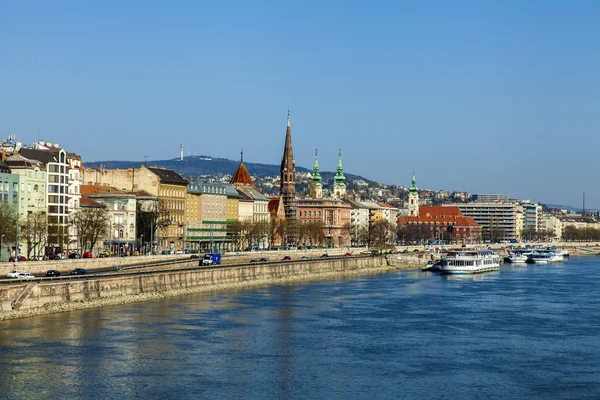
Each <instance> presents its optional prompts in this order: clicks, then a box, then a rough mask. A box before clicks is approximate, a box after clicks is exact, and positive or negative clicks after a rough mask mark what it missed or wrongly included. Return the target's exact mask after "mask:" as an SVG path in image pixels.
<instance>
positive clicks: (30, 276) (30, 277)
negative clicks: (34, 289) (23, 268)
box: [17, 272, 35, 279]
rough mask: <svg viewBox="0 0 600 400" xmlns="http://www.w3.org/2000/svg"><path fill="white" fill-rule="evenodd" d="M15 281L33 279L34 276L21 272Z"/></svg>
mask: <svg viewBox="0 0 600 400" xmlns="http://www.w3.org/2000/svg"><path fill="white" fill-rule="evenodd" d="M17 279H35V276H33V274H31V273H29V272H23V273H21V274H19V276H17Z"/></svg>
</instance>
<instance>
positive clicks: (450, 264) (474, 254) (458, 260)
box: [440, 250, 500, 274]
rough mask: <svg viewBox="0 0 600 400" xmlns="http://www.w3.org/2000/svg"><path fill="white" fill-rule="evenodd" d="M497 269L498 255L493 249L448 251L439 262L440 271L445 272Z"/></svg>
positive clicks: (468, 272) (474, 272) (458, 272)
mask: <svg viewBox="0 0 600 400" xmlns="http://www.w3.org/2000/svg"><path fill="white" fill-rule="evenodd" d="M498 269H500V256H499V255H498V252H497V251H495V250H478V251H477V250H457V251H449V252H448V254H447V255H446V256H444V257H442V260H441V262H440V272H441V273H445V274H477V273H481V272H488V271H495V270H498Z"/></svg>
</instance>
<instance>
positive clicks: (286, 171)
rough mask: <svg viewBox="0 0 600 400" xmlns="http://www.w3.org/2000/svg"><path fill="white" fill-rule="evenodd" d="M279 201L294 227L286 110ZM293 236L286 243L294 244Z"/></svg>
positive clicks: (293, 177)
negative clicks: (281, 202)
mask: <svg viewBox="0 0 600 400" xmlns="http://www.w3.org/2000/svg"><path fill="white" fill-rule="evenodd" d="M280 196H281V200H282V201H283V210H284V212H285V219H286V221H287V222H288V223H289V224H290V225H291V226H294V224H295V222H296V217H297V215H296V162H295V161H294V154H293V152H292V131H291V128H290V112H289V110H288V117H287V131H286V132H285V146H284V148H283V157H282V158H281V191H280ZM295 236H296V235H295V234H294V233H293V232H291V233H290V234H288V242H290V243H295V240H294V238H295Z"/></svg>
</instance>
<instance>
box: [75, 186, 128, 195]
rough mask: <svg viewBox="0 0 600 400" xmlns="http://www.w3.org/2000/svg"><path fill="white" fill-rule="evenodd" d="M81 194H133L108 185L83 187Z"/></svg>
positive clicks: (80, 189)
mask: <svg viewBox="0 0 600 400" xmlns="http://www.w3.org/2000/svg"><path fill="white" fill-rule="evenodd" d="M79 191H80V192H81V194H132V193H131V192H126V191H124V190H121V189H117V188H114V187H111V186H107V185H81V187H80V188H79Z"/></svg>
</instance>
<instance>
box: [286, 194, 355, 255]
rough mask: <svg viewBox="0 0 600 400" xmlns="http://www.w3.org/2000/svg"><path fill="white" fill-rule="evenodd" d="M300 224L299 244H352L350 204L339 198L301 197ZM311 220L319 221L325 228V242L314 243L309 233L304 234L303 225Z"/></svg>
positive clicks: (339, 245) (343, 245)
mask: <svg viewBox="0 0 600 400" xmlns="http://www.w3.org/2000/svg"><path fill="white" fill-rule="evenodd" d="M297 205H298V214H297V215H298V218H297V221H298V226H299V233H300V237H299V244H302V245H309V244H310V245H316V244H325V245H327V246H328V247H331V246H336V247H345V246H350V242H351V238H350V221H351V219H350V216H351V210H352V208H351V206H350V204H348V203H346V202H343V201H341V200H339V199H299V200H297ZM309 222H319V223H321V224H322V226H323V229H324V237H325V243H312V242H311V238H310V236H309V235H308V234H302V232H303V229H302V228H301V225H306V224H308V223H309Z"/></svg>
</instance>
